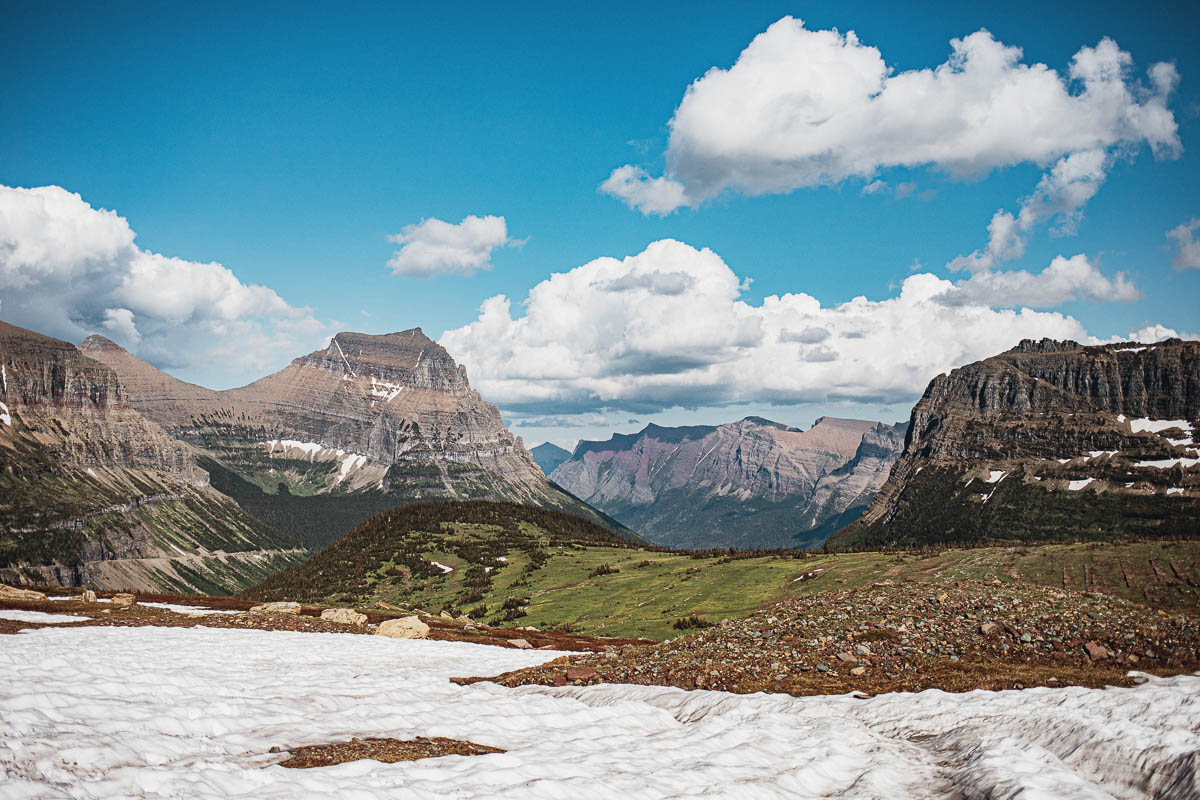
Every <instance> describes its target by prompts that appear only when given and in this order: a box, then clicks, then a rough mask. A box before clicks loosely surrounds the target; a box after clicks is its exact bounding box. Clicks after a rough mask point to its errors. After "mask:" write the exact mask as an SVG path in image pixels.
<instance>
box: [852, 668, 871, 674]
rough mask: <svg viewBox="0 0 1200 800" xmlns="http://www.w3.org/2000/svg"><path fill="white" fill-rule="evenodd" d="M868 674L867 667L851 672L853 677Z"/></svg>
mask: <svg viewBox="0 0 1200 800" xmlns="http://www.w3.org/2000/svg"><path fill="white" fill-rule="evenodd" d="M866 672H867V668H866V667H855V668H854V669H852V670H850V674H851V675H864V674H866Z"/></svg>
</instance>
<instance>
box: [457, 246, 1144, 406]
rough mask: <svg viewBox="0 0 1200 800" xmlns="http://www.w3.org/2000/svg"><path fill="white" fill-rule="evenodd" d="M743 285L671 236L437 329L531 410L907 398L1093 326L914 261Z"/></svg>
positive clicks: (490, 390) (487, 391)
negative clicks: (877, 289)
mask: <svg viewBox="0 0 1200 800" xmlns="http://www.w3.org/2000/svg"><path fill="white" fill-rule="evenodd" d="M1088 267H1090V265H1088V264H1087V262H1086V259H1081V258H1080V257H1076V258H1075V259H1063V260H1062V263H1059V262H1057V261H1056V262H1055V265H1052V267H1051V268H1050V270H1047V272H1050V273H1051V275H1050V276H1045V277H1046V279H1050V278H1053V280H1054V281H1057V282H1060V283H1062V284H1063V285H1064V286H1066V287H1067V288H1057V286H1058V284H1057V283H1056V288H1055V289H1054V291H1055V292H1058V293H1059V294H1064V295H1065V294H1067V293H1071V294H1073V295H1076V294H1080V293H1081V292H1082V291H1083V290H1082V289H1081V288H1080V284H1081V279H1079V278H1078V277H1077V275H1076V273H1084V274H1085V277H1086V275H1087V274H1089V273H1088ZM681 274H683V275H686V276H688V278H689V280H687V281H680V280H678V279H677V278H676V277H674V276H678V275H681ZM1039 277H1041V276H1039ZM1092 280H1094V276H1092ZM1082 282H1083V283H1086V280H1083V281H1082ZM745 285H746V284H745V282H744V281H742V280H740V279H739V277H738V276H737V275H736V274H735V273H734V272H733V270H732V269H730V267H729V266H728V265H727V264H726V263H725V262H724V261H723V260H722V259H721V257H720V256H718V255H717V254H716V253H714V252H712V251H711V250H708V249H696V248H694V247H691V246H690V245H687V244H685V243H683V242H678V241H675V240H671V239H665V240H661V241H657V242H654V243H652V244H650V245H649V246H648V247H646V249H645V250H643V251H642V252H641V253H638V254H637V255H634V256H630V257H627V258H624V259H616V258H597V259H595V260H594V261H590V262H588V263H586V264H584V265H582V266H579V267H575V268H574V269H571V270H569V271H566V272H562V273H556V274H554V275H552V276H550V277H549V278H547V279H546V280H544V281H542V282H541V283H539V284H537V285H536V286H534V287H533V289H531V290H530V292H529V295H528V297H526V298H525V299H524V300H523V301H521V302H520V303H518V304H517V305H519V306H520V308H521V309H522V312H523V313H521V314H517V315H514V311H513V308H514V303H513V302H512V301H510V299H509V298H508V297H506V296H504V295H497V296H495V297H492V298H490V299H488V300H486V301H485V302H484V303H483V305H482V306H481V308H480V311H479V316H478V318H477V319H476V320H475V321H474V322H472V323H470V324H468V325H466V326H464V327H461V328H457V329H454V330H450V331H447V332H446V333H445V334H444V335H443V336H442V338H441V341H440V343H441V344H442V345H443V346H445V347H446V348H447V349H448V350H449V351H450V352H451V353H453V354H454V357H455V358H456V359H457V360H459V361H460V362H462V363H464V364H465V365H466V366H467V368H468V370H469V371H470V374H471V379H472V381H473V383H474V384H475V385H476V386H477V388H479V390H480V391H481V392H482V393H483V394H484V396H486V397H488V398H489V399H491V400H493V401H496V402H498V403H500V404H501V406H503V407H504V408H505V409H506V410H508V411H511V412H514V413H520V414H530V415H531V414H535V413H536V414H569V413H598V412H601V411H602V410H603V409H606V408H607V409H618V408H620V409H625V410H629V411H634V412H635V413H653V412H656V411H659V410H663V409H667V408H673V407H687V408H694V407H699V406H711V405H720V404H726V403H767V404H780V405H789V404H799V403H813V402H830V401H834V402H837V401H865V402H875V401H882V402H889V403H895V402H911V401H912V400H913V399H915V398H916V397H917V396H918V395H919V394H920V392H921V391H922V390H923V389H924V388H925V385H926V383H927V382H928V381H929V379H930V378H932V377H933V376H934V375H936V374H938V373H940V372H944V371H945V370H947V369H950V368H951V367H954V366H956V365H959V364H963V363H967V362H970V361H974V360H976V359H980V358H985V357H988V356H991V355H994V354H996V353H998V352H1001V351H1003V350H1007V349H1008V348H1010V347H1012V346H1014V345H1015V344H1017V343H1018V342H1019V341H1020V340H1021V339H1024V338H1042V337H1044V336H1049V337H1052V338H1057V339H1075V340H1078V341H1092V339H1091V338H1090V337H1089V336H1088V332H1087V331H1086V330H1084V328H1083V326H1082V325H1081V324H1080V323H1079V322H1078V321H1077V320H1075V319H1074V318H1072V317H1070V316H1066V315H1063V314H1060V313H1054V312H1045V311H1036V310H1034V309H1031V308H1027V307H1026V308H1018V309H995V308H992V307H990V306H989V305H988V304H987V303H986V302H985V301H984V300H979V299H974V298H972V297H970V296H969V295H964V294H960V296H959V297H960V301H959V302H957V303H947V302H946V296H947V294H950V293H954V292H960V293H962V292H964V289H963V288H962V286H961V284H960V285H958V286H956V285H955V284H954V283H952V282H951V281H948V280H943V279H941V278H938V277H937V276H934V275H931V274H928V273H919V274H915V275H911V276H909V277H908V278H907V279H906V280H905V281H904V283H903V285H902V287H901V288H900V291H899V294H897V295H896V296H894V297H890V298H887V299H884V300H868V299H867V298H865V297H856V298H854V299H853V300H850V301H848V302H845V303H841V304H837V305H832V306H825V305H822V304H821V302H820V301H818V300H817V299H816V298H814V297H812V296H810V295H807V294H804V293H795V294H790V293H789V294H784V295H781V296H780V295H772V296H769V297H767V298H765V299H764V300H763V301H762V303H761V304H758V305H755V304H752V303H749V302H746V301H745V300H743V299H742V297H741V295H742V293H743V292H744V290H745V289H744V287H745ZM1123 286H1125V284H1124V283H1122V282H1121V281H1119V280H1118V281H1116V282H1113V283H1112V288H1111V291H1112V292H1115V293H1120V292H1122V291H1125V289H1123V288H1121V287H1123ZM616 287H619V288H616ZM968 291H977V290H976V289H974V288H972V289H971V290H968ZM1010 291H1011V292H1012V293H1014V294H1015V293H1018V292H1017V291H1016V290H1015V289H1014V290H1010ZM997 293H998V290H997Z"/></svg>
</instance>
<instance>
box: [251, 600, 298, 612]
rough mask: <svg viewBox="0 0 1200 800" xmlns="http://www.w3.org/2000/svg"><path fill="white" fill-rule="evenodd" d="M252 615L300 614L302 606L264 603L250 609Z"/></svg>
mask: <svg viewBox="0 0 1200 800" xmlns="http://www.w3.org/2000/svg"><path fill="white" fill-rule="evenodd" d="M250 613H251V614H299V613H300V604H299V603H292V602H276V603H263V604H262V605H260V606H255V607H254V608H252V609H250Z"/></svg>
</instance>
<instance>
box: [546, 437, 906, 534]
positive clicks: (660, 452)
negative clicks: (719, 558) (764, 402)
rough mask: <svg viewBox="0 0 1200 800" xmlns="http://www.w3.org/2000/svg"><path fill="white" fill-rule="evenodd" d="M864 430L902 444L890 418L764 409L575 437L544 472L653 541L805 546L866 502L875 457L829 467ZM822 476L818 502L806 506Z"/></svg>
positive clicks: (853, 447) (877, 479)
mask: <svg viewBox="0 0 1200 800" xmlns="http://www.w3.org/2000/svg"><path fill="white" fill-rule="evenodd" d="M871 431H876V433H875V434H873V435H874V436H876V438H877V439H878V441H879V442H880V444H882V445H884V446H887V444H888V443H890V447H891V449H892V450H893V451H894V453H895V454H896V455H898V454H899V452H900V449H901V435H902V434H901V433H900V432H899V431H897V430H896V429H895V427H894V426H886V425H882V423H876V422H869V421H863V420H846V419H839V418H835V417H822V418H820V419H819V420H817V422H816V424H814V426H813V427H812V428H810V429H809V430H807V431H803V430H800V429H798V428H795V427H792V426H788V425H784V424H782V423H778V422H774V421H771V420H766V419H763V418H761V417H746V418H744V419H741V420H738V421H735V422H729V423H725V424H723V425H716V426H684V427H681V428H675V429H672V428H664V427H662V426H658V425H653V424H651V425H647V426H646V427H645V428H643V429H642V431H641V432H639V433H637V434H613V435H612V436H611V437H610V438H609V439H608V440H606V441H600V442H589V441H583V442H580V443H579V444H578V445H577V446H576V447H575V451H574V453H573V454H572V457H571V459H570V460H569V461H567V462H564V463H563V464H561V465H560V466H559V467H557V468H556V469H555V470H554V472H553V473H552V474H551V479H552V480H553V481H555V482H556V483H559V484H560V485H562V486H563V487H564V488H565V489H566V490H567V491H569V492H571V493H572V494H574V495H576V496H578V497H580V498H582V499H584V500H585V501H587V502H588V503H590V504H592V505H594V506H596V507H598V508H600V509H601V510H603V511H605V512H606V513H608V514H611V515H612V516H614V517H616V518H617V519H618V520H621V521H622V522H624V523H625V524H627V525H630V527H633V528H634V529H636V530H638V531H639V532H640V533H642V534H643V535H644V536H647V537H648V538H650V539H651V540H652V541H656V542H657V543H659V544H663V545H668V546H673V547H684V548H691V549H703V548H707V547H738V548H753V547H795V546H812V545H813V544H819V543H820V541H822V540H823V539H824V536H825V535H827V532H826V530H825V529H824V528H822V527H821V526H822V525H823V524H824V523H825V522H826V521H828V520H830V519H833V518H836V517H838V516H839V515H842V514H845V513H846V511H847V510H848V509H849V508H851V507H859V506H864V507H865V504H866V502H867V500H869V497H870V496H873V491H874V490H875V489H877V488H878V485H879V484H882V482H883V479H884V477H886V476H880V475H879V472H880V469H879V466H878V465H876V464H874V463H872V464H871V465H869V466H868V467H867V468H866V469H864V470H863V471H862V472H861V473H859V475H858V477H857V478H855V479H854V480H853V481H847V480H846V476H845V475H843V476H841V478H840V479H835V478H834V477H830V476H831V474H832V473H833V472H834V470H835V469H837V468H839V467H843V466H845V465H847V464H849V463H851V462H853V461H854V459H855V457H856V456H857V455H858V454H859V448H860V446H861V445H862V440H863V437H864V436H865V435H867V434H868V432H871ZM865 459H866V455H865V454H864V463H865ZM887 465H890V461H889V462H888V463H887V464H885V465H884V466H887ZM851 471H853V466H851ZM823 481H824V482H825V485H824V488H823V489H822V490H821V491H822V504H821V508H820V509H819V510H813V511H812V512H811V513H807V515H806V511H805V509H806V507H807V504H808V502H809V500H810V499H811V498H812V497H813V496H814V495H815V494H816V493H817V492H818V487H819V486H820V485H821V484H822V482H823ZM839 484H840V485H839ZM864 492H866V493H867V494H868V495H869V496H868V497H867V498H866V499H862V498H861V497H860V496H861V495H862V494H863V493H864Z"/></svg>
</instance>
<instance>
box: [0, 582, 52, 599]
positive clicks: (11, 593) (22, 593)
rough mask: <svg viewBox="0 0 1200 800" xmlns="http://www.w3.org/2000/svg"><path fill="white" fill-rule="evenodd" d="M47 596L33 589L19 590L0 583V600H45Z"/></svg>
mask: <svg viewBox="0 0 1200 800" xmlns="http://www.w3.org/2000/svg"><path fill="white" fill-rule="evenodd" d="M45 599H46V595H44V594H42V593H41V592H35V591H34V590H33V589H18V588H17V587H15V586H5V585H4V584H3V583H0V600H45Z"/></svg>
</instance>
